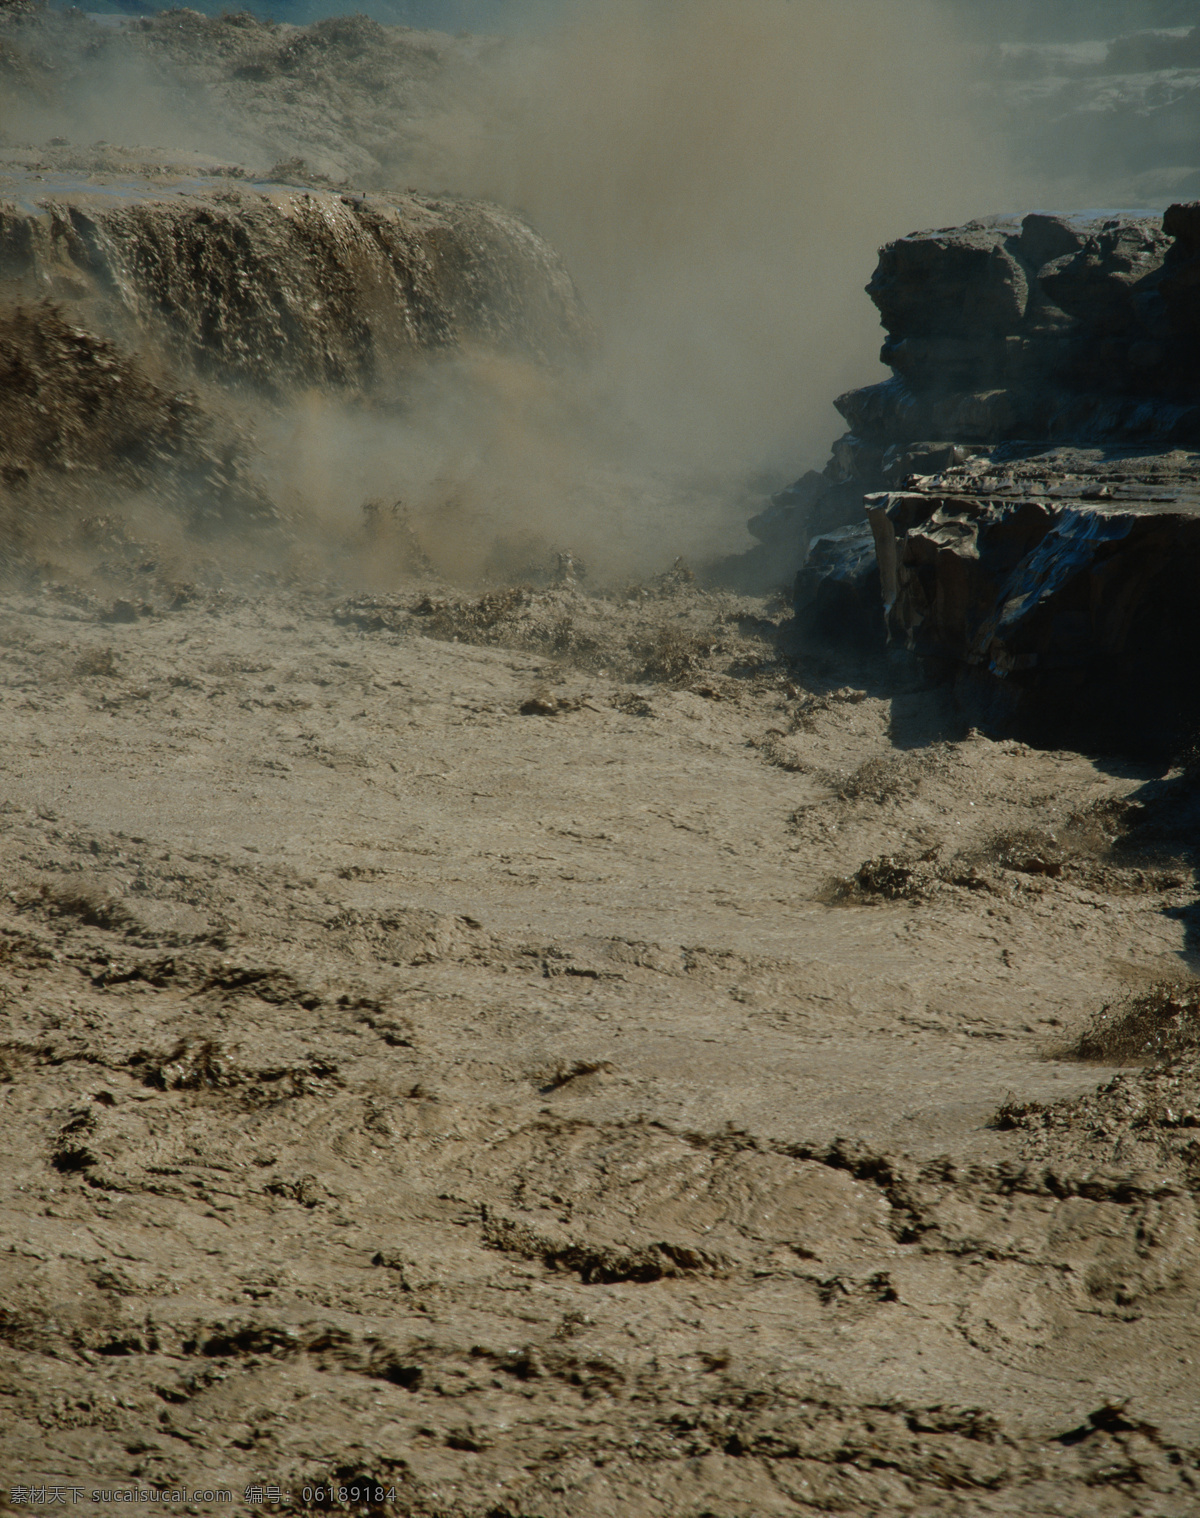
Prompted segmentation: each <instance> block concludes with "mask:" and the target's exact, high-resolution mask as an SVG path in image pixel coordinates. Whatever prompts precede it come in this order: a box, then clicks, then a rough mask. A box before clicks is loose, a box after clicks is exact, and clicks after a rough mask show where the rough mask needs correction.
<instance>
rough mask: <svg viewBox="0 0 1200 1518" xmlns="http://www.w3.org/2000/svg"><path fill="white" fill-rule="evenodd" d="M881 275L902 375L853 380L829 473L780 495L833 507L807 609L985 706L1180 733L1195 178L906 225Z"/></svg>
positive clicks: (1197, 257)
mask: <svg viewBox="0 0 1200 1518" xmlns="http://www.w3.org/2000/svg"><path fill="white" fill-rule="evenodd" d="M867 290H868V293H869V294H870V295H871V298H872V299H873V301H874V302H875V304H876V306H877V307H878V308H879V311H880V315H881V318H882V321H883V325H884V328H885V330H886V333H887V339H886V342H885V344H884V347H883V353H882V356H883V358H884V360H885V362H887V363H888V364H889V365H890V366H891V367H892V370H893V377H892V378H891V379H890V380H886V381H884V382H883V383H881V384H878V385H872V386H868V387H866V388H864V389H860V390H856V391H852V392H850V393H849V394H847V395H843V396H841V397H840V398H839V399H838V401H837V406H838V409H839V411H840V412H841V413H842V415H843V416H844V417H845V418H846V420H847V422H848V423H849V425H850V428H851V431H850V432H849V433H848V434H847V435H846V436H844V437H843V438H841V439H840V440H839V441H838V443H837V444H835V446H834V454H833V459H832V460H831V463H830V465H829V466H828V467H827V469H826V471H825V474H824V475H823V476H815V477H812V478H810V479H809V480H808V481H807V484H806V483H805V482H798V484H797V486H795V487H793V489H792V495H793V496H794V497H796V499H795V500H794V501H793V502H789V501H788V499H787V493H786V492H785V493H784V495H783V496H781V497H777V498H776V501H775V504H774V505H773V507H772V508H771V510H772V511H773V512H774V514H775V516H774V520H775V521H776V522H777V523H779V522H783V521H786V522H787V524H788V529H789V530H790V531H792V532H794V533H796V534H797V535H800V534H804V532H805V529H806V528H809V529H810V530H811V527H812V526H813V525H816V526H817V527H818V528H822V529H825V531H824V532H821V531H818V533H817V535H816V537H815V539H814V541H813V544H812V546H811V548H810V550H809V555H808V560H807V562H806V565H805V567H804V569H803V570H802V571H801V574H800V576H799V578H798V581H797V614H798V617H799V620H800V624H801V626H802V627H804V628H805V629H806V630H807V631H808V632H810V633H814V632H817V633H820V634H821V635H823V636H826V637H834V638H835V639H840V640H842V641H847V640H849V641H853V642H854V643H857V644H858V645H860V646H864V645H865V646H869V645H871V644H872V643H874V644H875V645H877V646H879V647H882V646H883V644H884V640H885V638H886V639H887V640H888V641H889V642H890V646H891V647H892V649H893V650H901V649H902V650H906V651H908V652H910V653H912V654H913V655H915V656H917V657H918V658H920V659H922V660H923V661H925V663H926V665H927V666H928V667H931V668H934V669H936V670H937V671H939V672H940V673H942V674H944V675H946V676H947V677H949V678H951V679H953V680H954V681H955V682H956V683H957V685H958V687H959V690H960V693H961V694H962V696H963V698H964V701H966V703H967V704H968V705H969V706H970V707H971V709H972V710H973V711H975V712H976V713H977V714H978V715H979V717H980V719H981V720H984V721H990V722H993V723H999V724H1009V725H1016V726H1020V727H1024V728H1025V729H1026V730H1028V731H1031V732H1033V733H1035V734H1039V735H1041V736H1044V737H1045V738H1046V739H1047V740H1055V739H1060V738H1063V737H1069V738H1070V739H1071V740H1072V741H1080V742H1085V743H1088V742H1090V743H1102V744H1104V745H1108V746H1113V745H1115V746H1117V747H1121V748H1126V749H1129V748H1135V749H1143V750H1147V751H1150V750H1153V751H1156V752H1163V753H1167V752H1174V751H1177V750H1179V749H1180V748H1181V747H1186V746H1187V745H1188V743H1189V742H1191V741H1193V736H1194V733H1195V732H1196V730H1197V728H1198V726H1200V695H1198V693H1197V686H1198V682H1197V681H1196V678H1195V673H1194V672H1195V670H1196V668H1197V660H1198V658H1200V637H1198V636H1197V634H1196V632H1195V631H1194V628H1193V618H1192V616H1191V614H1190V608H1191V605H1192V603H1193V600H1194V588H1195V585H1196V582H1197V571H1198V570H1200V453H1198V452H1197V449H1200V345H1198V343H1197V337H1198V335H1200V204H1179V205H1173V206H1171V207H1170V208H1169V210H1168V211H1167V212H1166V214H1165V216H1157V215H1150V214H1142V213H1104V214H1088V215H1078V216H1057V215H1051V214H1048V213H1045V212H1034V213H1032V214H1030V215H1027V216H1025V217H1024V218H1022V219H1020V220H1016V219H993V220H986V221H978V222H972V223H970V224H969V225H967V226H965V227H959V228H952V229H943V230H938V231H931V232H919V233H914V234H912V235H910V236H908V237H904V238H900V239H899V240H897V241H896V242H894V243H891V244H889V245H888V246H887V247H885V248H884V249H883V250H882V252H881V254H880V259H879V264H878V266H877V268H876V270H875V273H874V275H873V277H872V279H871V282H870V284H869V285H868V286H867ZM805 492H807V494H805ZM864 509H865V514H864ZM822 512H824V513H825V514H826V515H825V520H820V516H821V513H822ZM831 517H836V518H839V519H840V520H838V521H837V522H836V524H835V523H834V522H832V521H831V520H830V518H831ZM833 525H836V527H837V529H838V530H837V531H835V532H833V533H832V534H830V533H829V531H828V528H829V527H830V526H833ZM869 548H873V550H874V552H869V551H868V549H869ZM876 584H878V586H879V590H880V597H879V599H876V598H875V596H874V594H873V591H874V587H875V585H876Z"/></svg>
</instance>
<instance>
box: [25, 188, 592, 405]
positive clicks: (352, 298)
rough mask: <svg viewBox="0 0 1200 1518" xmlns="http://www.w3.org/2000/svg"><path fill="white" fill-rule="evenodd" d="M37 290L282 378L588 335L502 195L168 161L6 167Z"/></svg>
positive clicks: (270, 379)
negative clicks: (189, 175)
mask: <svg viewBox="0 0 1200 1518" xmlns="http://www.w3.org/2000/svg"><path fill="white" fill-rule="evenodd" d="M22 297H24V298H26V299H30V298H32V299H37V298H38V297H49V298H51V299H54V298H57V299H59V300H62V299H67V300H69V301H71V302H72V303H73V304H82V305H83V306H84V307H85V308H87V309H89V311H90V312H91V313H92V314H93V315H94V318H95V319H98V320H99V321H100V323H101V324H102V325H103V326H106V327H109V328H114V327H115V328H116V329H117V330H118V331H123V332H124V333H126V334H131V335H132V334H136V335H137V337H138V338H139V339H140V340H141V341H142V342H152V341H153V339H154V337H155V336H160V337H161V338H162V340H163V346H164V347H165V348H166V351H167V352H168V354H171V355H173V356H174V358H175V360H176V362H177V363H180V364H182V365H183V366H184V367H185V368H186V369H187V370H190V371H193V372H195V371H199V372H200V373H202V374H206V375H211V376H214V377H217V378H219V379H221V380H223V381H225V382H226V383H239V384H243V385H249V386H253V387H256V388H257V389H259V390H261V391H264V392H266V393H274V394H278V393H280V392H282V393H285V394H286V393H288V392H289V391H295V390H297V389H300V388H303V387H305V386H309V387H311V386H313V385H316V386H318V387H320V388H325V389H337V390H344V391H348V392H351V393H354V392H357V393H365V392H367V391H369V390H375V389H377V388H381V387H382V388H384V389H387V388H388V387H394V386H395V385H396V384H397V382H398V381H400V380H401V379H402V377H403V375H404V372H405V369H406V367H408V368H411V366H412V365H413V363H414V362H415V361H416V360H417V359H418V358H420V357H422V356H427V355H429V354H432V353H436V352H438V351H446V350H453V349H455V348H458V347H461V346H462V345H464V344H469V343H476V344H482V345H486V346H488V347H490V348H493V349H495V350H497V351H500V352H504V351H508V352H518V353H520V354H522V355H525V356H528V357H531V358H535V359H539V360H543V361H544V360H546V359H547V358H549V357H550V356H557V357H559V358H562V357H566V356H568V355H570V354H578V352H579V351H580V350H581V349H582V347H583V346H584V345H585V344H586V341H587V336H588V324H587V319H586V317H585V316H584V314H583V312H582V309H581V307H580V304H579V300H578V297H577V296H576V293H575V290H574V287H573V286H572V284H571V280H570V277H569V275H568V274H567V273H566V271H565V269H564V268H563V267H562V264H561V262H560V261H559V259H558V257H557V255H556V254H555V253H554V252H553V250H552V249H550V248H549V247H548V246H547V245H546V244H545V243H544V242H543V241H542V240H541V239H540V238H539V237H538V236H537V235H536V234H535V233H534V232H533V231H531V230H530V228H528V227H527V226H525V225H524V224H523V223H522V222H521V221H520V220H519V219H518V218H517V217H515V216H513V215H511V214H510V213H508V212H506V211H503V210H501V209H500V208H499V207H496V206H485V205H480V204H476V203H473V202H470V201H462V200H437V199H433V198H429V197H420V196H415V195H407V196H388V197H369V196H364V195H361V194H359V195H351V194H335V193H332V192H330V191H323V190H317V189H313V190H298V189H289V188H287V187H284V186H279V185H269V184H263V185H255V186H240V185H239V186H236V187H231V186H230V185H229V184H228V183H227V182H225V183H222V182H221V181H220V180H217V179H208V180H204V179H191V180H183V181H179V180H175V181H174V182H172V180H171V179H170V178H169V177H167V176H164V175H161V174H160V175H157V176H155V177H154V178H150V179H145V180H141V181H138V180H130V179H128V178H125V179H122V180H114V179H113V178H112V177H111V176H95V175H93V176H90V177H88V178H86V179H81V178H79V177H78V176H68V175H59V176H54V175H51V176H48V177H47V176H45V175H42V176H39V177H38V178H37V179H36V180H34V179H33V178H32V177H31V176H29V175H28V174H15V175H10V176H9V177H7V178H5V177H4V176H3V175H0V299H3V300H6V301H15V300H19V299H21V298H22Z"/></svg>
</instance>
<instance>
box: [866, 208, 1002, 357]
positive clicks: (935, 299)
mask: <svg viewBox="0 0 1200 1518" xmlns="http://www.w3.org/2000/svg"><path fill="white" fill-rule="evenodd" d="M1018 235H1019V229H1018V227H1017V224H1016V223H1015V222H1012V221H997V222H970V223H969V224H968V225H967V226H965V227H953V228H947V229H943V230H940V231H936V232H914V233H912V234H911V235H910V236H908V237H901V238H899V239H898V240H897V241H896V242H892V243H889V244H888V245H887V246H886V247H885V248H884V249H883V250H882V251H881V253H880V255H879V264H878V266H877V268H876V270H875V273H874V274H873V275H872V276H871V282H870V284H868V286H867V294H868V295H869V296H870V297H871V299H872V300H873V301H874V302H875V304H876V306H877V307H878V308H879V314H880V317H881V318H882V320H883V325H884V327H885V328H886V329H887V331H888V332H890V333H900V332H902V333H904V334H905V335H906V336H913V337H952V338H961V337H994V336H997V335H999V334H1003V333H1005V332H1013V331H1015V330H1016V329H1017V327H1019V326H1020V323H1021V319H1022V317H1023V316H1024V314H1025V307H1026V304H1027V302H1028V299H1029V277H1028V273H1027V271H1026V269H1025V268H1024V266H1023V265H1022V263H1021V261H1020V260H1019V258H1017V257H1015V256H1014V253H1013V251H1012V249H1013V246H1014V245H1015V244H1016V242H1017V238H1018Z"/></svg>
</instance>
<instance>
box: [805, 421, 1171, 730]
mask: <svg viewBox="0 0 1200 1518" xmlns="http://www.w3.org/2000/svg"><path fill="white" fill-rule="evenodd" d="M867 506H868V511H869V516H870V522H871V527H872V530H873V532H874V537H875V547H876V553H877V557H878V566H879V571H880V578H881V588H882V593H883V602H884V608H885V614H886V617H887V624H888V632H889V635H890V637H891V638H892V640H893V642H894V643H895V644H896V645H898V646H900V647H902V648H907V649H910V650H912V651H913V652H914V653H916V654H917V655H919V656H920V657H922V658H923V659H924V660H925V661H927V663H928V664H929V665H931V666H932V667H933V668H934V669H935V670H938V671H940V672H942V673H944V674H945V675H947V676H949V677H950V678H952V679H953V680H954V681H955V682H956V684H957V687H958V690H959V694H960V696H961V697H962V699H963V701H964V704H965V705H966V706H967V707H968V709H969V710H971V711H972V713H973V714H974V715H975V717H976V720H977V721H979V722H981V723H986V724H988V725H991V726H996V727H1000V728H1004V727H1012V728H1019V729H1020V730H1021V731H1023V732H1025V733H1027V734H1030V735H1032V736H1035V737H1043V738H1046V739H1048V740H1050V741H1063V740H1069V741H1073V742H1076V743H1082V744H1100V745H1102V746H1104V747H1108V748H1116V749H1120V750H1123V751H1125V752H1131V751H1132V752H1140V753H1146V754H1154V755H1169V754H1171V753H1172V752H1177V751H1178V750H1180V749H1181V748H1184V747H1187V746H1188V745H1189V744H1190V743H1192V742H1194V740H1195V737H1196V735H1197V733H1200V622H1198V621H1197V618H1196V616H1195V599H1196V586H1197V585H1198V584H1200V455H1197V454H1182V453H1179V452H1176V453H1171V454H1165V455H1148V456H1147V455H1143V456H1140V457H1139V456H1126V457H1123V458H1113V457H1112V456H1108V457H1105V456H1104V454H1103V453H1101V452H1100V451H1095V452H1093V453H1091V454H1088V453H1080V452H1076V451H1072V450H1063V451H1062V452H1059V453H1051V454H1041V455H1035V456H1033V457H1031V458H1028V459H1026V460H1023V461H1020V462H1019V463H1016V464H1014V462H1013V461H1011V460H1010V461H1002V462H999V463H996V462H993V463H987V464H982V465H981V464H978V463H977V464H976V465H975V466H974V467H971V466H968V467H962V468H958V469H954V470H950V471H947V472H946V473H945V474H943V475H940V476H933V477H929V478H926V479H923V480H920V481H917V482H915V483H914V488H910V489H908V490H905V491H898V492H886V493H881V494H878V495H873V496H871V497H869V498H868V501H867ZM829 579H830V580H831V583H830V585H829V586H828V587H826V586H824V585H822V586H820V587H818V588H817V589H816V590H815V591H810V592H808V593H807V595H806V602H805V615H806V616H808V615H811V613H810V612H809V610H808V608H809V606H812V605H816V604H819V602H820V600H821V599H822V598H824V599H825V600H826V601H828V600H829V598H830V597H831V596H834V595H836V594H837V593H838V590H839V588H840V585H839V580H838V577H836V576H829ZM847 610H848V611H850V610H851V609H850V608H849V607H847ZM864 625H865V622H864V618H863V616H862V614H861V613H859V614H858V617H857V621H854V620H852V621H851V624H850V629H849V631H850V635H851V636H861V632H860V631H859V629H861V628H862V627H863V626H864Z"/></svg>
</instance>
